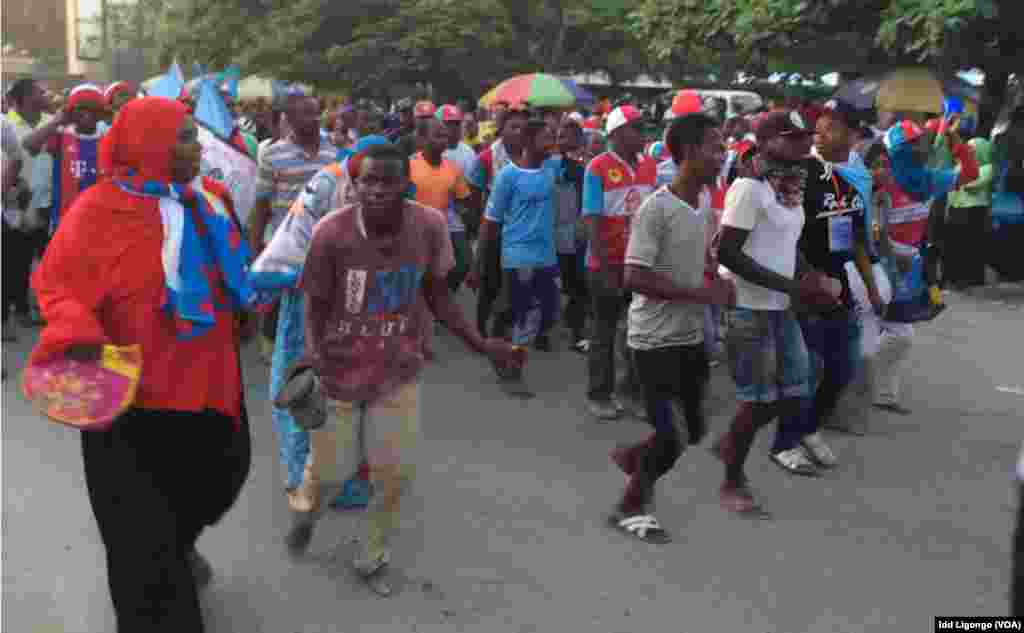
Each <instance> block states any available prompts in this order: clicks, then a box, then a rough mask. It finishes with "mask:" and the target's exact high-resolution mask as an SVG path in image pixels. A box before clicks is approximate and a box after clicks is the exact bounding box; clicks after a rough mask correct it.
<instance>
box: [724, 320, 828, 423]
mask: <svg viewBox="0 0 1024 633" xmlns="http://www.w3.org/2000/svg"><path fill="white" fill-rule="evenodd" d="M726 323H727V325H728V331H727V332H726V336H725V341H726V348H727V349H728V353H729V369H730V371H731V372H732V378H733V381H734V382H735V383H736V399H737V400H739V401H740V402H760V403H770V402H775V401H777V400H779V399H783V398H807V397H810V395H811V386H810V378H811V363H810V357H809V355H808V353H807V346H806V345H805V344H804V337H803V333H802V332H801V330H800V324H799V322H797V320H796V317H795V316H794V315H793V313H792V312H791V311H789V310H751V309H749V308H731V309H728V310H726Z"/></svg>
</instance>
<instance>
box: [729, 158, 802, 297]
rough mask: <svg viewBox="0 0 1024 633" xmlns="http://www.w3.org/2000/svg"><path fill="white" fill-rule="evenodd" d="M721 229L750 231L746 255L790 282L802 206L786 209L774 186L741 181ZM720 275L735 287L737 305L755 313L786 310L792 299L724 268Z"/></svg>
mask: <svg viewBox="0 0 1024 633" xmlns="http://www.w3.org/2000/svg"><path fill="white" fill-rule="evenodd" d="M722 226H731V227H735V228H737V229H743V230H745V231H750V235H749V236H748V237H747V242H746V244H744V245H743V252H744V254H746V255H747V256H749V257H750V258H752V259H753V260H754V261H756V262H757V263H758V264H760V265H762V266H764V267H765V268H767V269H769V270H772V271H774V272H776V273H778V274H780V275H782V276H784V277H788V278H790V279H792V278H793V275H794V274H795V272H796V245H797V241H798V240H799V239H800V232H801V231H802V230H803V228H804V210H803V208H802V207H784V206H782V204H780V203H779V201H778V199H777V198H776V196H775V190H774V189H772V187H771V185H769V184H768V183H767V182H764V181H762V180H754V179H751V178H740V179H738V180H737V181H736V182H734V183H733V184H732V186H731V187H729V192H728V193H727V194H726V196H725V211H723V213H722ZM719 272H720V273H721V275H722V276H723V277H725V278H727V279H732V280H733V281H734V283H735V284H736V305H737V306H739V307H741V308H750V309H752V310H785V309H787V308H788V307H789V296H788V295H786V294H785V293H783V292H779V291H777V290H771V289H769V288H765V287H763V286H758V285H756V284H753V283H751V282H749V281H747V280H745V279H742V278H740V277H737V276H736V275H734V274H733V273H732V271H730V270H729V269H728V268H726V267H725V266H721V267H720V269H719Z"/></svg>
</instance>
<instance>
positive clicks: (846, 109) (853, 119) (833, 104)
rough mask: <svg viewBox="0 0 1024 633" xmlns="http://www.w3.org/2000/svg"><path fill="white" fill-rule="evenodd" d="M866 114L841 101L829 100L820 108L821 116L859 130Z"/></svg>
mask: <svg viewBox="0 0 1024 633" xmlns="http://www.w3.org/2000/svg"><path fill="white" fill-rule="evenodd" d="M868 114H869V113H867V112H864V111H862V110H859V109H857V107H855V106H854V105H853V104H852V103H850V102H848V101H843V100H842V99H834V98H833V99H829V100H828V101H827V102H825V106H824V107H823V108H822V113H821V116H830V117H834V118H837V119H839V120H840V121H842V122H843V123H845V124H846V125H847V126H848V127H851V128H859V127H860V126H861V124H862V123H863V122H864V121H865V120H867V118H868Z"/></svg>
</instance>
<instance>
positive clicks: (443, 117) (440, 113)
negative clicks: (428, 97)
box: [417, 103, 462, 123]
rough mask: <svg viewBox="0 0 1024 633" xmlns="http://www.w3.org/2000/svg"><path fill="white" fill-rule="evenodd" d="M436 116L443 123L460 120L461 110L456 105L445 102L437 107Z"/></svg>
mask: <svg viewBox="0 0 1024 633" xmlns="http://www.w3.org/2000/svg"><path fill="white" fill-rule="evenodd" d="M417 116H418V115H417ZM436 116H437V118H438V120H440V121H444V122H445V123H452V122H455V123H461V122H462V110H459V109H458V107H456V106H453V105H452V104H450V103H446V104H444V105H443V106H441V107H440V108H438V109H437V114H436Z"/></svg>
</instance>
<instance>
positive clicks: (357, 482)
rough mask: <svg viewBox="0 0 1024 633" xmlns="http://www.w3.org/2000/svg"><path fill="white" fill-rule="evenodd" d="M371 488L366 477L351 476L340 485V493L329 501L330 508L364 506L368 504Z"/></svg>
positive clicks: (371, 492)
mask: <svg viewBox="0 0 1024 633" xmlns="http://www.w3.org/2000/svg"><path fill="white" fill-rule="evenodd" d="M372 494H373V488H372V486H371V485H370V482H369V481H368V480H366V479H358V478H355V477H353V478H352V479H349V480H347V481H346V482H345V484H344V486H342V489H341V493H340V494H339V495H338V496H337V497H335V498H334V501H331V507H332V508H341V509H351V508H365V507H366V506H368V505H369V504H370V496H371V495H372Z"/></svg>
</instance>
